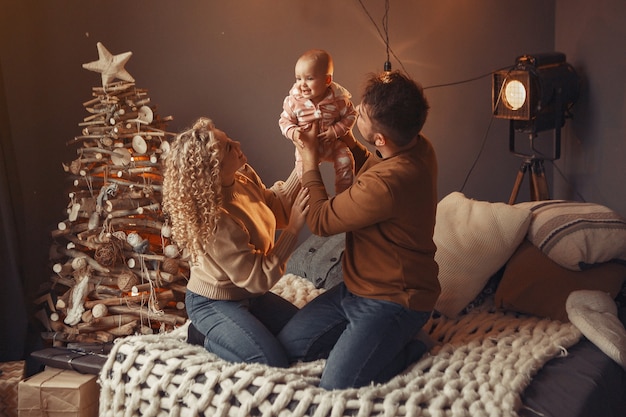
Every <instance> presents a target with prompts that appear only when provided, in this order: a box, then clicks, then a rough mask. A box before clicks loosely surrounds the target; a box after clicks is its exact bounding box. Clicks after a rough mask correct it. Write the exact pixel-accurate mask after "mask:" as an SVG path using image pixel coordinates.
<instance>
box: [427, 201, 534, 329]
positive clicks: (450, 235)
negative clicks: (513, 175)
mask: <svg viewBox="0 0 626 417" xmlns="http://www.w3.org/2000/svg"><path fill="white" fill-rule="evenodd" d="M530 217H531V212H530V210H529V209H526V208H521V207H515V206H511V205H508V204H506V203H491V202H487V201H476V200H472V199H469V198H467V197H465V195H463V194H462V193H460V192H453V193H451V194H449V195H447V196H446V197H444V198H443V199H442V200H441V201H440V202H439V204H438V205H437V218H436V220H437V222H436V224H435V232H434V235H433V240H434V242H435V244H436V245H437V252H436V254H435V261H437V263H438V264H439V283H440V285H441V295H440V296H439V300H438V301H437V303H436V305H435V309H436V310H437V311H439V312H440V313H442V314H444V315H446V316H447V317H450V318H454V317H455V316H457V315H458V314H459V313H460V312H461V310H463V308H465V306H467V305H468V304H469V303H470V302H471V301H472V300H473V299H474V298H475V297H476V296H477V295H478V294H479V293H480V291H481V290H482V289H483V287H484V286H485V284H486V283H487V281H488V280H489V278H490V277H491V276H492V275H493V274H495V273H496V272H497V271H498V270H499V269H500V268H502V266H504V264H505V263H506V262H507V260H508V259H509V258H510V257H511V255H512V254H513V252H514V251H515V249H516V248H517V247H518V246H519V245H520V243H521V242H522V240H523V239H524V237H525V235H526V233H527V231H528V226H529V223H530Z"/></svg>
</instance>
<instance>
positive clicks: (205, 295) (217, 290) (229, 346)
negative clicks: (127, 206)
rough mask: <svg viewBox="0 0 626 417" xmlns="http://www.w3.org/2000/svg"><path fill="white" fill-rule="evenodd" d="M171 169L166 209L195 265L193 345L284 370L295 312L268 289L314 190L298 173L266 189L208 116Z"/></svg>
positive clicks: (177, 145)
mask: <svg viewBox="0 0 626 417" xmlns="http://www.w3.org/2000/svg"><path fill="white" fill-rule="evenodd" d="M165 165H166V167H165V173H164V181H163V208H164V211H165V213H166V214H167V215H168V216H169V219H170V221H171V223H172V236H173V238H174V240H175V242H176V243H177V244H178V245H179V246H180V247H181V248H184V249H186V251H187V252H188V253H189V256H190V262H191V268H190V270H191V272H190V279H189V282H188V284H187V294H186V299H185V303H186V309H187V313H188V316H189V319H190V320H191V324H190V331H189V336H190V341H191V342H193V341H194V339H195V340H196V341H197V342H198V343H201V344H203V345H204V347H205V348H206V349H207V350H208V351H210V352H213V353H215V354H216V355H218V356H220V357H221V358H223V359H225V360H228V361H232V362H247V363H250V362H256V363H263V364H267V365H270V366H278V367H287V366H288V365H289V363H288V360H287V356H286V353H285V351H284V349H283V347H282V346H281V344H280V343H279V342H278V341H277V339H276V337H275V335H276V334H277V333H278V332H279V331H280V329H281V328H282V327H283V325H284V324H285V323H286V322H287V321H288V320H289V319H290V318H291V317H292V316H293V314H295V312H296V311H297V307H295V306H294V305H292V304H291V303H289V302H288V301H286V300H284V299H283V298H281V297H279V296H277V295H275V294H273V293H271V292H269V290H270V288H272V287H273V286H274V284H275V283H276V282H277V281H278V280H279V279H280V278H281V277H282V275H283V274H284V272H285V263H286V261H287V259H288V257H289V256H290V255H291V253H292V252H293V250H294V249H295V246H296V243H297V237H298V234H299V232H300V230H301V229H302V227H303V225H304V222H305V217H306V214H307V212H308V205H307V202H308V191H307V190H306V189H301V187H300V181H299V180H298V178H297V176H296V173H295V172H292V173H291V175H290V176H289V177H288V179H287V180H285V181H279V182H277V183H275V184H274V185H273V186H272V187H270V188H266V187H265V185H264V184H263V182H262V181H261V179H260V178H259V176H258V175H257V173H256V172H255V171H254V169H253V168H252V167H251V166H250V165H248V164H247V158H246V156H245V154H244V153H243V152H242V150H241V145H240V143H239V142H237V141H234V140H232V139H231V138H229V137H228V135H227V134H226V133H225V132H223V131H221V130H219V129H217V128H216V127H215V126H214V124H213V122H212V121H211V120H210V119H208V118H200V119H198V120H197V121H196V122H195V123H194V125H193V127H192V128H191V129H189V130H186V131H184V132H182V133H180V134H179V135H178V136H177V137H176V139H175V140H174V141H173V143H172V144H171V149H170V152H169V154H168V155H167V158H166V163H165ZM280 229H282V232H281V233H280V236H279V237H278V239H275V235H276V231H277V230H280Z"/></svg>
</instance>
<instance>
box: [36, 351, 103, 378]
mask: <svg viewBox="0 0 626 417" xmlns="http://www.w3.org/2000/svg"><path fill="white" fill-rule="evenodd" d="M31 356H32V357H33V358H35V359H37V360H38V361H39V362H41V363H42V364H44V365H48V366H51V367H54V368H58V369H71V370H73V371H76V372H80V373H81V374H92V375H98V373H100V370H101V369H102V366H103V365H104V363H105V362H106V360H107V356H106V355H101V354H99V353H92V352H84V351H80V350H76V349H67V348H61V347H51V348H46V349H41V350H37V351H35V352H33V353H31Z"/></svg>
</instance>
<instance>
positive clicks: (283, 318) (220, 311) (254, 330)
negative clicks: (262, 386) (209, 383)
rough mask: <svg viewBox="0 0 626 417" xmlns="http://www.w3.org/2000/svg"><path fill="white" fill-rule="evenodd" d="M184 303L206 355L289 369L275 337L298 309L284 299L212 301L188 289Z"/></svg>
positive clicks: (271, 297) (265, 296)
mask: <svg viewBox="0 0 626 417" xmlns="http://www.w3.org/2000/svg"><path fill="white" fill-rule="evenodd" d="M185 304H186V308H187V315H188V316H189V319H190V320H191V322H192V323H193V325H194V326H195V327H196V329H197V330H198V331H199V332H200V333H202V334H203V335H205V339H204V347H205V348H206V350H208V351H209V352H213V353H215V354H216V355H217V356H219V357H220V358H222V359H224V360H227V361H230V362H246V363H253V362H254V363H262V364H266V365H270V366H276V367H283V368H285V367H287V366H289V361H288V359H287V355H286V353H285V350H284V349H283V347H282V345H281V344H280V343H279V342H278V340H277V339H276V334H278V332H279V331H280V330H281V329H282V327H283V326H284V325H285V323H286V322H287V321H288V320H289V319H290V318H291V317H293V315H294V314H295V313H296V312H297V311H298V308H297V307H296V306H294V305H293V304H291V303H290V302H289V301H287V300H285V299H284V298H281V297H279V296H278V295H276V294H273V293H271V292H268V293H266V294H264V295H261V296H259V297H255V298H249V299H245V300H238V301H230V300H212V299H209V298H206V297H203V296H201V295H198V294H195V293H193V292H191V291H189V290H187V293H186V295H185Z"/></svg>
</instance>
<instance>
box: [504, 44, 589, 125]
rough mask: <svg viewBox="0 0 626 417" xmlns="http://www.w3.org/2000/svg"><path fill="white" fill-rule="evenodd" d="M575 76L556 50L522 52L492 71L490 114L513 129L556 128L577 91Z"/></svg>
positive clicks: (574, 98)
mask: <svg viewBox="0 0 626 417" xmlns="http://www.w3.org/2000/svg"><path fill="white" fill-rule="evenodd" d="M579 84H580V82H579V78H578V75H577V74H576V71H575V70H574V68H573V67H572V66H571V65H569V64H568V63H567V62H566V60H565V54H562V53H560V52H554V53H545V54H535V55H522V56H520V57H518V58H517V59H516V63H515V66H514V67H513V68H512V69H510V70H501V71H497V72H495V73H494V74H493V88H492V105H493V115H494V116H495V117H497V118H500V119H509V120H512V121H513V128H514V129H515V131H517V132H526V133H538V132H542V131H545V130H550V129H560V128H561V127H563V125H564V124H565V119H566V118H567V117H569V109H570V108H571V106H572V105H573V104H574V103H575V102H576V99H577V98H578V93H579Z"/></svg>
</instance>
